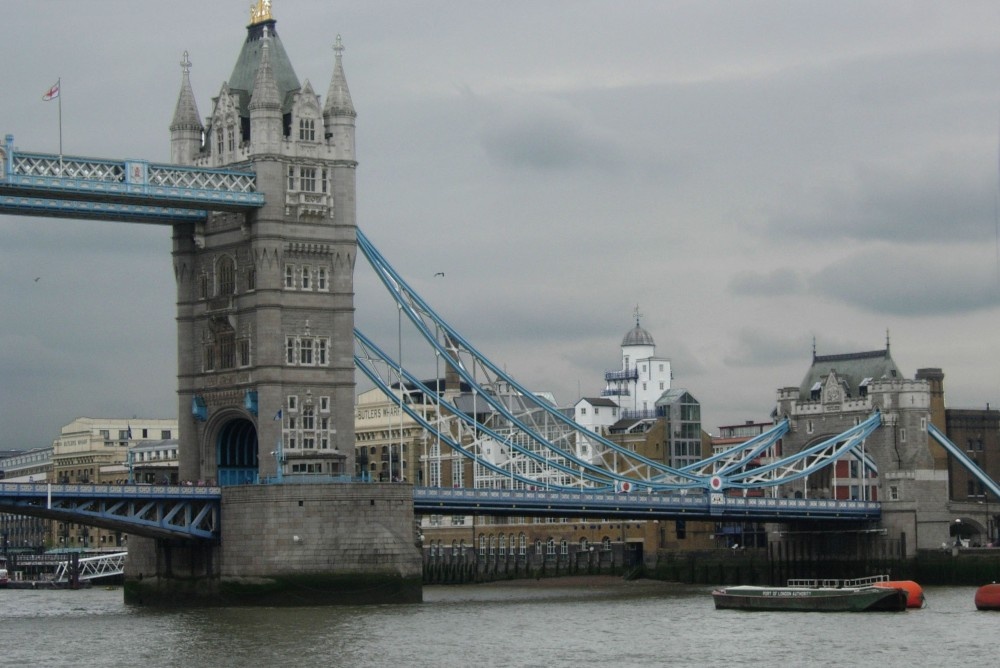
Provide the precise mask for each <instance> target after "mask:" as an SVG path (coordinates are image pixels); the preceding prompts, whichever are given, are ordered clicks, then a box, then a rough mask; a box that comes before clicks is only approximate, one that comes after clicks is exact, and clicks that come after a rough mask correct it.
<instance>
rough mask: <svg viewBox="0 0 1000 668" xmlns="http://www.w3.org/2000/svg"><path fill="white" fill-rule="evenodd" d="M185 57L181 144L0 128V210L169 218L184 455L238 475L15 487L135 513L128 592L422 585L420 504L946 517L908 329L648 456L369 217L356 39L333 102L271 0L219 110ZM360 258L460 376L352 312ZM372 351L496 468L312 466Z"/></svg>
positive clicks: (404, 596) (426, 422)
mask: <svg viewBox="0 0 1000 668" xmlns="http://www.w3.org/2000/svg"><path fill="white" fill-rule="evenodd" d="M181 66H182V72H181V85H180V92H179V94H178V100H177V106H176V109H175V113H174V116H173V119H172V122H171V124H170V141H171V160H172V164H168V165H164V164H156V163H151V162H148V161H143V160H109V159H98V158H82V157H72V156H59V155H48V154H40V153H32V152H27V151H21V150H19V149H17V148H16V147H15V146H14V143H13V138H12V137H11V136H10V135H8V136H7V138H6V141H5V144H4V146H3V148H2V149H0V153H2V155H0V165H2V167H0V169H2V172H0V212H2V213H7V214H16V215H31V216H40V217H52V216H55V217H74V218H93V219H104V220H115V221H123V222H133V223H153V224H165V225H170V226H171V227H172V231H173V236H172V238H173V267H174V276H175V281H176V288H177V328H178V332H177V342H178V371H177V379H178V380H177V385H178V414H179V416H180V419H179V432H180V433H179V477H180V478H181V479H183V480H212V481H215V482H217V483H218V486H212V487H208V488H194V490H199V491H189V490H190V489H191V488H184V487H181V488H164V489H161V488H149V489H143V488H139V487H136V486H131V487H128V488H126V487H122V488H107V489H96V488H90V489H84V488H83V486H79V487H78V488H76V489H70V486H54V485H53V486H45V488H44V489H42V486H38V485H35V486H11V485H3V486H2V487H3V488H4V489H3V493H2V494H0V509H4V510H8V509H14V512H24V513H29V514H30V513H35V514H39V515H43V514H44V515H43V516H47V517H60V518H70V517H72V518H73V520H72V521H80V522H85V521H86V522H93V523H95V524H97V525H101V526H113V527H115V528H123V529H124V530H127V531H129V532H130V534H131V535H133V536H134V539H130V541H129V558H128V562H127V564H126V571H125V575H126V598H127V600H130V601H132V602H136V603H166V604H169V603H189V602H192V601H198V602H201V603H206V602H207V603H217V602H221V601H225V602H227V603H270V604H287V603H290V602H292V601H293V600H294V601H295V602H297V603H330V602H337V601H341V600H351V598H352V597H353V596H354V593H355V592H357V591H359V590H362V589H364V590H366V591H379V592H382V595H383V596H384V600H392V601H413V600H419V599H420V597H421V593H420V577H421V555H420V552H419V550H418V548H417V546H416V545H415V544H414V540H415V536H414V530H413V527H414V513H415V511H418V512H421V513H432V512H433V513H437V514H451V513H470V512H471V513H476V514H512V513H516V514H518V515H547V516H567V517H582V516H594V517H629V518H653V517H675V518H689V517H690V518H706V519H722V518H744V519H749V520H754V521H775V522H781V521H792V520H801V519H809V520H820V521H824V522H855V523H858V522H862V523H870V522H875V521H881V523H882V526H884V527H886V529H887V530H888V531H889V532H891V533H892V534H893V535H894V536H897V537H901V538H903V539H904V540H905V541H906V544H907V546H908V550H907V552H908V553H912V552H911V551H910V549H909V548H911V547H912V548H914V549H916V548H921V547H926V546H928V545H937V544H939V543H941V542H943V541H944V540H946V537H947V535H948V529H949V523H950V520H951V518H950V516H951V514H952V509H950V508H949V507H948V505H947V502H946V499H947V494H946V491H947V490H946V485H947V481H946V479H945V476H946V472H944V471H943V470H942V468H941V466H940V463H941V461H943V459H944V457H943V455H942V454H940V453H938V452H936V451H935V450H934V449H933V448H932V444H931V443H930V442H929V439H928V434H930V435H931V437H932V438H934V439H936V440H937V442H940V438H938V436H937V435H935V433H934V431H932V430H931V427H932V425H931V424H930V413H931V410H932V408H933V406H932V396H934V393H933V378H920V377H918V378H917V379H915V380H905V379H902V378H901V377H899V376H898V374H897V373H896V370H895V367H894V364H892V362H891V358H890V357H889V355H888V344H887V346H886V350H885V351H878V352H884V354H882V355H881V356H880V355H878V354H865V355H862V356H860V357H859V358H858V359H855V358H844V359H834V358H833V356H828V357H825V358H823V357H814V368H813V370H811V371H810V376H809V377H807V380H806V381H804V382H803V385H802V386H800V387H789V388H783V389H781V390H779V391H778V397H777V405H776V410H775V426H774V428H773V429H771V430H770V431H768V432H767V433H766V434H762V435H761V436H759V437H757V438H754V439H751V440H750V441H748V442H746V443H743V444H741V445H739V446H737V447H734V448H732V449H731V450H728V451H726V452H724V453H720V454H718V455H714V456H712V457H709V458H707V459H705V460H703V461H699V462H697V463H694V464H691V465H687V466H682V467H677V468H675V467H670V466H668V465H666V464H665V463H664V462H663V461H659V460H655V459H650V458H648V457H644V456H642V455H641V454H637V453H635V452H633V451H631V450H629V449H628V448H625V447H623V446H621V445H619V444H618V443H616V442H614V441H613V440H610V439H607V438H605V437H603V436H602V435H600V434H599V433H595V432H593V431H588V430H586V429H584V428H582V427H581V426H580V425H579V424H577V423H575V422H574V421H573V420H571V419H570V418H568V417H567V416H566V415H564V414H563V413H562V412H561V411H559V410H557V409H556V408H555V407H554V406H552V405H551V403H549V402H548V401H546V400H545V399H544V398H542V397H539V396H537V395H536V393H534V392H532V391H531V390H530V389H528V388H526V387H524V386H522V385H520V384H519V383H518V381H517V380H516V379H515V378H513V377H511V376H510V375H509V374H507V373H506V371H505V370H503V369H502V368H501V367H499V366H498V365H496V364H494V363H493V362H491V361H490V360H489V359H488V358H487V357H486V356H485V355H483V354H482V353H480V352H479V351H478V350H477V349H476V348H475V347H474V346H473V345H472V343H471V342H469V341H468V340H466V339H465V338H464V337H463V336H462V335H461V334H460V333H459V332H458V331H456V330H455V328H453V327H452V326H451V325H449V324H448V323H447V322H445V321H444V320H443V319H442V318H440V316H438V314H437V313H436V312H435V311H434V310H433V308H432V307H431V306H430V305H429V304H428V303H427V302H426V301H425V300H423V299H422V298H421V296H420V295H418V294H417V293H416V292H415V291H414V290H413V289H412V288H411V287H410V286H409V285H408V284H407V282H406V281H405V279H404V278H403V277H402V276H401V275H399V273H398V272H396V271H395V269H394V268H393V267H392V266H391V264H389V262H388V261H387V259H386V258H384V257H383V256H382V255H381V254H380V253H379V251H378V249H377V248H376V247H375V245H374V244H373V243H372V242H371V240H370V239H368V237H367V236H366V235H365V234H363V233H362V232H361V231H360V230H359V229H358V225H357V220H356V199H355V193H356V188H355V172H356V169H357V166H358V163H357V160H356V155H355V120H356V117H357V113H356V111H355V109H354V105H353V102H352V99H351V95H350V92H349V89H348V86H347V79H346V76H345V73H344V67H343V45H342V44H341V42H340V39H339V37H338V39H337V43H336V46H335V58H334V62H333V64H332V74H331V78H330V82H329V85H328V87H327V93H326V97H325V101H323V103H322V104H320V97H319V96H318V95H317V94H316V92H315V91H314V89H313V87H312V84H311V83H310V82H309V81H308V80H306V81H304V82H300V81H299V80H298V77H297V76H296V74H295V71H294V68H293V67H292V65H291V62H290V61H289V59H288V56H287V54H286V53H285V50H284V47H283V45H282V43H281V39H280V38H279V36H278V32H277V22H276V20H275V19H274V17H273V16H272V14H271V7H270V3H269V2H266V1H264V0H261V1H259V2H258V3H257V4H256V5H255V6H254V7H253V10H252V13H251V19H250V24H249V25H248V26H247V32H246V37H245V40H244V42H243V45H242V48H241V50H240V53H239V55H238V57H237V60H236V64H235V66H234V69H233V72H232V75H231V76H230V78H229V79H228V80H227V81H225V82H223V83H222V85H221V87H220V89H219V91H218V95H217V96H216V97H215V98H213V103H212V110H211V113H210V114H209V116H208V117H207V119H206V120H205V121H204V122H203V121H202V118H201V116H200V115H199V113H198V109H197V104H196V101H195V94H194V91H193V90H192V87H191V82H190V77H189V69H190V66H191V62H190V60H189V59H188V55H187V54H186V53H185V55H184V59H183V61H182V63H181ZM359 256H360V257H361V258H363V259H364V260H365V261H366V262H367V263H368V265H369V266H370V267H371V269H372V270H373V271H374V273H375V274H376V276H377V277H378V279H379V280H380V281H381V283H382V284H383V286H384V287H385V288H386V290H387V291H388V293H389V294H390V295H391V297H392V300H393V304H394V305H395V306H396V308H397V310H398V315H399V319H400V323H402V322H403V320H404V318H405V320H406V322H407V323H408V326H409V327H411V328H412V330H413V331H414V332H416V333H417V335H418V336H419V337H420V339H421V340H422V342H423V345H425V347H426V350H427V351H428V354H429V355H430V356H432V358H433V360H434V364H435V366H436V367H437V366H438V365H440V364H444V365H445V366H446V372H445V373H446V375H447V376H448V377H449V378H451V379H452V380H453V381H454V383H449V387H451V388H452V389H451V390H448V389H444V390H442V389H441V388H440V386H434V387H432V386H429V385H427V384H426V382H424V381H422V380H421V379H420V376H419V375H417V373H415V372H412V371H410V370H408V369H407V367H406V365H404V364H403V361H402V359H393V357H392V356H391V355H390V354H388V353H387V352H386V351H385V350H384V349H383V348H382V347H380V346H379V345H378V344H377V343H376V342H375V340H374V339H373V338H371V337H369V336H367V335H366V334H365V333H364V332H362V331H361V330H360V329H359V328H356V327H355V322H354V301H353V300H354V285H353V281H354V270H355V265H356V261H357V260H358V258H359ZM400 327H402V324H401V325H400ZM400 357H401V356H400ZM355 369H357V370H359V371H360V372H361V373H362V374H363V375H364V376H365V377H366V378H367V379H368V380H369V381H370V382H371V383H372V384H373V385H374V386H376V387H378V388H380V389H381V390H382V391H383V392H384V393H385V394H386V395H387V396H389V397H391V398H392V399H393V401H395V402H397V403H398V406H399V409H400V411H399V413H400V415H402V414H403V413H405V414H407V415H408V416H409V417H410V418H411V419H412V420H413V421H414V422H415V423H416V424H418V425H419V427H420V428H421V429H422V430H424V432H425V433H426V434H428V435H429V439H428V442H430V441H433V442H434V447H436V448H438V449H441V448H450V449H452V450H453V451H454V452H455V453H457V455H458V456H460V457H462V458H466V459H468V460H469V461H470V462H472V465H473V467H474V470H475V471H476V472H477V475H480V476H482V479H483V480H484V481H487V482H488V487H489V489H459V490H454V489H447V488H442V487H441V486H440V481H439V482H438V485H439V486H437V487H434V488H429V487H418V488H412V487H410V486H409V485H398V484H391V483H389V484H378V483H360V482H342V483H340V484H291V483H292V482H293V480H294V479H296V476H295V475H294V474H296V473H301V472H303V471H307V472H309V473H310V474H315V476H314V477H313V478H312V479H313V480H320V479H321V478H323V477H325V478H328V479H330V480H343V479H344V478H345V477H349V476H350V475H351V473H352V472H353V471H354V470H355V461H354V459H355V454H354V446H355V435H354V396H355V376H354V374H355ZM871 369H875V371H871ZM869 371H871V372H870V373H869ZM435 378H436V379H437V378H439V376H438V374H435ZM607 380H608V381H609V383H610V382H618V381H619V380H623V379H620V378H617V377H614V375H613V374H612V376H609V377H608V378H607ZM624 380H627V378H626V379H624ZM435 382H437V381H435ZM456 387H468V388H471V392H470V393H469V394H468V395H466V396H458V393H457V392H456V391H455V390H454V388H456ZM428 405H430V406H432V407H433V411H431V412H430V414H429V413H428V411H427V408H428ZM400 431H402V429H401V428H400ZM945 440H946V439H945ZM438 452H440V450H438ZM846 457H856V458H857V460H858V461H860V462H862V468H863V469H865V468H877V470H878V478H877V480H878V483H877V487H872V488H871V489H868V484H867V483H866V484H865V485H864V486H863V489H862V490H861V494H860V498H857V499H840V498H833V497H835V495H836V491H837V485H836V484H835V483H831V480H830V477H831V475H835V474H833V473H831V470H833V471H835V470H836V469H835V468H834V466H835V464H836V462H838V461H840V460H842V459H844V458H846ZM285 474H290V475H288V476H286V475H285ZM632 485H635V488H636V493H634V494H621V493H618V492H619V491H621V490H622V489H624V488H625V486H632ZM991 489H992V488H991ZM639 490H641V491H639ZM824 497H825V498H824ZM248 555H253V558H252V559H251V558H249V557H248ZM292 592H295V594H294V596H293V595H292ZM303 592H312V593H311V594H310V595H309V596H307V597H306V598H307V599H308V600H306V599H303V598H302V596H303Z"/></svg>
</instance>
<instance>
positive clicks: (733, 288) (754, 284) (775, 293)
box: [729, 267, 805, 297]
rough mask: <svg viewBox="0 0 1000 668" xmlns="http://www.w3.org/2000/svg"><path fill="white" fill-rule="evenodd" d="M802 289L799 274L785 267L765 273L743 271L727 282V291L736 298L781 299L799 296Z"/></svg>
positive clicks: (803, 285)
mask: <svg viewBox="0 0 1000 668" xmlns="http://www.w3.org/2000/svg"><path fill="white" fill-rule="evenodd" d="M804 289H805V283H804V282H803V279H802V277H801V276H800V274H799V272H797V271H795V270H793V269H789V268H787V267H783V268H778V269H774V270H772V271H770V272H767V273H756V272H750V271H744V272H741V273H739V274H737V275H736V276H733V277H732V278H731V279H730V281H729V291H730V292H731V293H732V294H733V295H734V296H737V297H782V296H787V295H796V294H800V293H801V292H803V290H804Z"/></svg>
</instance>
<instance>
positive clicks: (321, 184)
mask: <svg viewBox="0 0 1000 668" xmlns="http://www.w3.org/2000/svg"><path fill="white" fill-rule="evenodd" d="M326 180H327V175H326V170H325V169H324V170H323V180H322V182H321V183H320V188H321V189H322V190H323V192H324V193H325V192H326Z"/></svg>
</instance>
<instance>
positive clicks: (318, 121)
mask: <svg viewBox="0 0 1000 668" xmlns="http://www.w3.org/2000/svg"><path fill="white" fill-rule="evenodd" d="M342 55H343V45H342V44H341V41H340V38H339V36H338V38H337V42H336V46H335V59H334V63H333V75H332V77H331V82H330V90H329V93H328V95H327V100H326V104H325V105H323V104H322V102H321V100H320V97H319V96H318V95H317V94H316V93H315V92H314V90H313V87H312V85H311V84H310V83H309V81H308V80H306V81H305V82H302V83H300V81H299V78H298V76H297V75H296V74H295V70H294V68H293V67H292V64H291V61H290V60H289V58H288V54H287V53H286V51H285V48H284V46H283V45H282V42H281V39H280V37H279V36H278V31H277V21H276V20H275V19H274V17H273V16H272V15H271V3H270V2H268V1H267V0H258V1H257V2H256V3H255V5H254V6H253V7H252V9H251V14H250V23H249V25H247V27H246V39H245V40H244V42H243V46H242V48H241V50H240V53H239V56H238V57H237V59H236V64H235V66H234V67H233V70H232V74H231V75H230V77H229V80H228V81H226V82H224V83H223V84H222V85H221V87H220V89H219V93H218V95H217V96H216V97H214V98H213V99H212V107H211V113H210V115H209V116H208V118H207V119H206V122H205V124H204V126H203V125H202V123H201V121H200V120H199V119H198V111H197V106H196V104H195V101H194V93H193V91H192V90H191V83H190V80H189V76H188V72H189V69H190V67H191V62H190V60H189V59H188V57H187V53H185V57H184V61H183V63H182V67H183V79H182V84H181V91H180V95H179V96H178V101H177V107H176V111H175V114H174V118H173V121H172V123H171V126H170V133H171V156H172V157H173V159H174V160H175V161H177V162H179V163H182V164H190V165H196V166H202V167H226V166H233V167H234V168H238V169H243V170H246V169H250V170H252V171H254V172H255V173H256V177H257V189H258V191H260V192H263V193H264V194H265V201H266V204H265V205H264V206H263V207H262V208H260V209H259V210H256V211H254V212H252V213H247V214H242V213H233V212H211V213H210V214H209V218H208V220H207V221H206V222H205V223H203V224H184V225H178V226H176V227H175V229H174V270H175V274H176V280H177V303H178V318H177V326H178V381H179V383H178V384H179V403H180V448H179V450H180V452H179V454H180V476H181V478H182V479H190V480H215V481H218V482H219V484H222V485H227V484H237V483H246V482H255V481H257V480H259V479H260V478H263V477H280V476H282V475H288V474H292V473H295V474H307V475H322V476H339V475H344V474H349V473H350V472H352V471H353V470H354V462H353V456H354V421H353V405H354V364H353V329H354V316H353V312H354V311H353V293H354V279H353V271H354V261H355V257H356V249H357V245H356V225H357V221H356V210H355V182H356V181H355V170H356V168H357V162H356V160H355V153H354V129H355V126H354V121H355V117H356V113H355V111H354V106H353V104H352V102H351V97H350V93H349V92H348V89H347V81H346V78H345V76H344V69H343V63H342Z"/></svg>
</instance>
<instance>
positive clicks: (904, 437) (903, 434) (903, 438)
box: [899, 428, 906, 443]
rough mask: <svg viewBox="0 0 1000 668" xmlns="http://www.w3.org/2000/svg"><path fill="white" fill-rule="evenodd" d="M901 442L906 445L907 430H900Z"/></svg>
mask: <svg viewBox="0 0 1000 668" xmlns="http://www.w3.org/2000/svg"><path fill="white" fill-rule="evenodd" d="M899 442H900V443H906V429H903V428H900V430H899Z"/></svg>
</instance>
